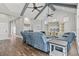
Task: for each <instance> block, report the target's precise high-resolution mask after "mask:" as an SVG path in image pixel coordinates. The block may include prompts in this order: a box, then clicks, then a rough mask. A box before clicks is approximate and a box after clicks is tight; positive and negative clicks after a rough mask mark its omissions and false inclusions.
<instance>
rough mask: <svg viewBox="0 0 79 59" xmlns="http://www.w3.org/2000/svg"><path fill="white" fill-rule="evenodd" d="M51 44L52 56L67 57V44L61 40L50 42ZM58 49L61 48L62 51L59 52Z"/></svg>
mask: <svg viewBox="0 0 79 59" xmlns="http://www.w3.org/2000/svg"><path fill="white" fill-rule="evenodd" d="M49 44H50V52H49V55H50V56H67V42H66V41H62V40H59V39H52V40H49ZM56 48H61V50H62V52H61V51H58V50H57V49H56Z"/></svg>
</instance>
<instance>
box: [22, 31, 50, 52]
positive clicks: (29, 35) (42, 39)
mask: <svg viewBox="0 0 79 59" xmlns="http://www.w3.org/2000/svg"><path fill="white" fill-rule="evenodd" d="M21 35H22V36H23V41H24V42H26V43H27V44H29V45H31V46H33V47H35V48H37V49H40V50H42V51H44V52H49V43H48V40H49V39H48V38H47V37H46V36H45V34H43V33H41V32H28V31H24V32H21Z"/></svg>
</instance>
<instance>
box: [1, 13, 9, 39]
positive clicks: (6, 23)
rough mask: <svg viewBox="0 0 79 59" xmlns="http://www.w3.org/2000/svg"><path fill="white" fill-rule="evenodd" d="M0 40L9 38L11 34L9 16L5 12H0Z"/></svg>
mask: <svg viewBox="0 0 79 59" xmlns="http://www.w3.org/2000/svg"><path fill="white" fill-rule="evenodd" d="M0 24H2V26H1V25H0V26H1V27H0V31H2V32H0V40H3V39H7V38H8V35H9V17H8V16H7V15H4V14H0Z"/></svg>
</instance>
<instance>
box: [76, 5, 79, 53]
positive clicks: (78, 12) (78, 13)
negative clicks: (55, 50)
mask: <svg viewBox="0 0 79 59" xmlns="http://www.w3.org/2000/svg"><path fill="white" fill-rule="evenodd" d="M76 22H77V25H76V26H77V38H76V39H77V49H78V53H79V4H78V6H77V21H76Z"/></svg>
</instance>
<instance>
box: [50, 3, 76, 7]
mask: <svg viewBox="0 0 79 59" xmlns="http://www.w3.org/2000/svg"><path fill="white" fill-rule="evenodd" d="M50 4H51V5H56V6H62V7H69V8H77V4H67V3H50Z"/></svg>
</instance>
